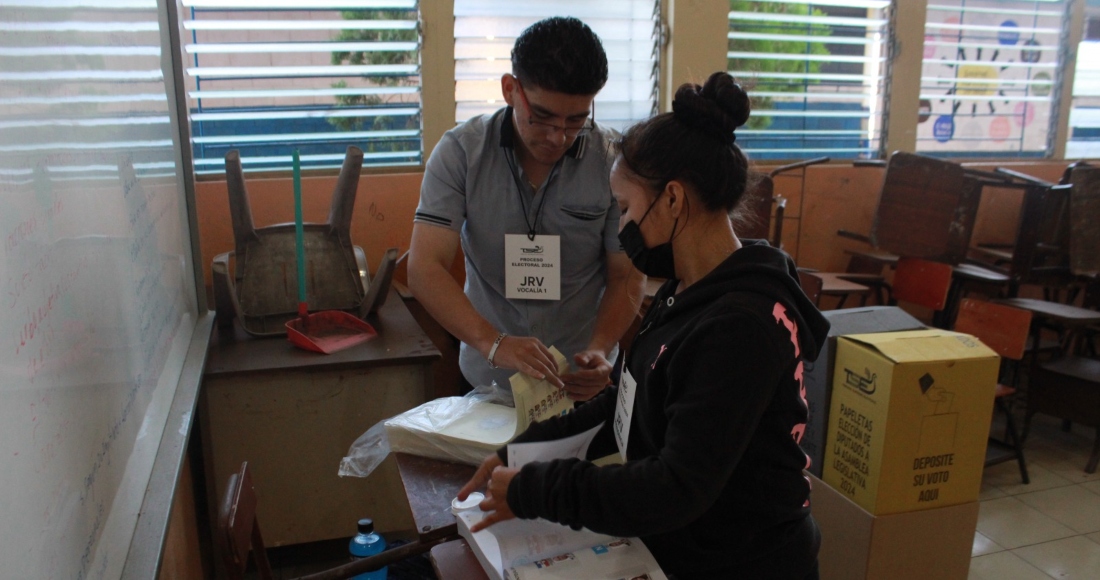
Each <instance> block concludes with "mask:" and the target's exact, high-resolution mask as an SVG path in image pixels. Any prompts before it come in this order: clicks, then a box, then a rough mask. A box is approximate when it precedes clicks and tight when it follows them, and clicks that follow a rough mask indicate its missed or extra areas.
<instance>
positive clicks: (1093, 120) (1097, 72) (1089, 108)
mask: <svg viewBox="0 0 1100 580" xmlns="http://www.w3.org/2000/svg"><path fill="white" fill-rule="evenodd" d="M1089 9H1090V10H1093V11H1095V12H1098V13H1100V8H1093V7H1092V6H1089ZM1085 24H1086V25H1085V35H1084V39H1083V40H1082V41H1081V43H1080V44H1078V45H1077V68H1076V73H1075V74H1074V77H1073V108H1071V109H1070V112H1069V135H1068V138H1067V140H1066V158H1067V159H1079V158H1082V157H1092V158H1096V157H1100V14H1091V15H1089V17H1088V19H1087V21H1086V23H1085Z"/></svg>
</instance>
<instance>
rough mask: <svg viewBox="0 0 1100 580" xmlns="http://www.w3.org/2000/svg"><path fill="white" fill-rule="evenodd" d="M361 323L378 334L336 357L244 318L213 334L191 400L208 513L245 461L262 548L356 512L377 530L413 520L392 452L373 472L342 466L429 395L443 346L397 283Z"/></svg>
mask: <svg viewBox="0 0 1100 580" xmlns="http://www.w3.org/2000/svg"><path fill="white" fill-rule="evenodd" d="M368 321H369V322H370V323H371V324H372V325H373V326H374V327H375V329H376V330H377V331H378V336H377V337H375V338H374V339H372V340H369V341H367V342H364V343H361V344H359V345H356V346H354V347H352V348H349V349H346V350H343V351H340V352H337V353H335V354H332V355H322V354H318V353H313V352H307V351H304V350H300V349H298V348H296V347H294V346H293V345H291V344H290V343H289V342H288V341H287V340H286V339H285V338H256V337H252V336H250V335H248V334H246V333H245V332H244V331H243V329H241V328H240V325H239V324H237V325H235V328H234V333H233V335H232V336H219V335H216V336H215V337H214V339H213V340H212V341H211V346H210V350H209V353H208V359H207V364H206V371H205V373H204V376H203V385H202V393H201V395H200V401H199V407H198V413H199V415H198V419H199V420H198V424H199V427H200V436H201V442H202V455H203V464H204V465H203V467H204V471H205V475H206V478H205V490H206V492H207V494H206V495H207V503H208V504H209V508H210V510H209V511H210V514H211V518H210V521H211V522H214V521H216V519H215V518H214V517H213V516H214V510H216V509H217V506H218V505H219V504H220V499H221V498H222V496H223V495H224V493H225V485H226V482H227V480H228V479H229V475H230V474H232V473H235V472H236V471H237V470H238V469H239V468H240V465H241V462H242V461H245V460H247V461H248V462H249V466H250V468H251V469H252V472H253V477H254V480H255V483H256V493H257V496H258V501H259V505H258V508H257V514H258V515H257V517H258V519H259V521H260V522H261V524H260V525H261V527H262V530H263V534H264V540H265V543H266V544H267V545H268V546H272V547H274V546H281V545H287V544H298V543H304V542H313V541H319V540H328V539H333V538H341V537H348V536H351V535H354V533H355V522H356V520H358V519H359V518H363V517H370V518H373V519H374V520H375V523H376V525H377V527H378V529H379V530H381V531H395V530H407V529H410V528H411V527H412V521H411V520H410V518H409V514H408V511H407V510H406V509H405V502H404V501H402V497H403V489H402V486H401V481H400V479H399V477H398V473H397V468H396V464H395V462H394V461H393V460H389V459H387V460H386V461H385V462H383V464H382V465H381V466H379V468H378V469H377V470H376V471H375V472H374V473H372V474H371V475H370V477H368V478H357V477H344V478H341V477H339V476H338V475H337V469H338V468H339V466H340V461H341V459H343V457H344V456H345V455H346V454H347V452H348V448H349V447H350V446H351V444H352V443H353V442H354V441H355V440H356V439H357V438H358V437H359V436H360V435H362V434H363V433H364V432H365V431H366V430H367V429H369V428H370V427H371V426H373V425H374V424H375V423H377V422H378V421H381V420H383V419H387V418H389V417H392V416H394V415H397V414H399V413H402V412H404V411H407V410H408V409H411V408H413V407H415V406H417V405H419V404H421V403H423V402H424V401H425V400H426V399H425V397H426V393H428V392H430V390H429V389H430V388H431V378H432V369H431V365H432V363H433V362H434V361H435V360H437V359H438V358H439V351H438V350H437V349H436V348H435V346H433V345H432V342H431V341H430V340H429V338H428V336H427V335H426V334H425V333H424V332H423V330H421V328H420V326H419V325H417V323H416V321H415V320H413V318H412V316H411V315H410V314H409V311H408V309H407V308H406V307H405V305H404V303H403V302H402V301H401V299H400V297H398V296H397V295H396V293H395V292H394V291H392V290H391V292H390V295H389V296H388V298H387V300H386V303H385V304H384V305H383V307H382V308H381V309H380V310H379V312H378V314H377V315H376V316H372V317H371V318H370V319H368Z"/></svg>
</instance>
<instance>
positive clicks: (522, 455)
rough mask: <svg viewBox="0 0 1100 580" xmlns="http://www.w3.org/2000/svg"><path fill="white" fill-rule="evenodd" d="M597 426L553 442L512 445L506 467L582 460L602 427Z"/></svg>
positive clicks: (601, 423)
mask: <svg viewBox="0 0 1100 580" xmlns="http://www.w3.org/2000/svg"><path fill="white" fill-rule="evenodd" d="M603 423H604V422H603V421H600V424H599V425H596V426H595V427H593V428H591V429H589V430H588V431H585V432H583V433H577V434H576V435H571V436H569V437H565V438H562V439H554V440H553V441H535V442H531V443H512V444H511V445H509V446H508V467H523V466H524V465H526V464H528V463H531V462H532V461H551V460H553V459H571V458H574V457H575V458H577V459H584V458H585V457H586V456H587V455H588V446H589V445H591V444H592V439H593V438H594V437H596V433H597V432H599V430H600V428H602V427H603Z"/></svg>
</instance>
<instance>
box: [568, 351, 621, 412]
mask: <svg viewBox="0 0 1100 580" xmlns="http://www.w3.org/2000/svg"><path fill="white" fill-rule="evenodd" d="M573 362H575V363H576V365H577V368H578V369H579V370H577V372H573V373H566V374H563V375H562V376H561V380H563V381H565V390H566V391H567V392H568V393H569V398H570V399H572V400H574V401H587V400H588V399H591V398H592V397H595V396H596V395H598V394H600V391H602V390H604V388H606V387H607V385H609V384H610V383H611V370H612V366H611V363H609V362H607V357H606V355H604V353H603V352H601V351H598V350H586V351H582V352H578V353H577V354H576V355H575V356H574V357H573Z"/></svg>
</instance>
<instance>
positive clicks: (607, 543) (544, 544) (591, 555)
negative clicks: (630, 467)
mask: <svg viewBox="0 0 1100 580" xmlns="http://www.w3.org/2000/svg"><path fill="white" fill-rule="evenodd" d="M484 517H485V512H482V511H481V510H477V509H474V510H468V511H464V512H459V514H458V516H457V519H458V533H459V535H461V536H462V537H463V538H465V539H466V542H467V543H468V544H469V545H470V548H471V549H472V550H473V552H474V555H475V556H476V557H477V559H478V562H479V563H481V566H482V568H484V569H485V573H486V575H488V576H489V578H490V579H491V580H574V579H576V578H587V579H590V580H620V579H635V578H643V579H645V580H668V579H667V577H666V576H665V575H664V573H663V572H662V571H661V567H660V566H659V565H658V564H657V560H656V559H655V558H654V557H653V554H651V553H650V552H649V550H648V549H646V547H645V544H644V543H643V542H642V541H641V540H639V539H638V538H617V537H614V536H608V535H605V534H597V533H596V532H593V531H591V530H587V529H584V528H582V529H580V530H574V529H572V528H570V527H568V526H563V525H561V524H556V523H553V522H550V521H547V520H541V519H538V520H521V519H512V520H505V521H503V522H498V523H496V524H493V525H492V526H490V527H488V528H486V529H484V530H481V531H480V532H477V533H476V534H473V533H470V527H471V526H473V525H474V524H476V523H477V522H479V521H481V519H482V518H484Z"/></svg>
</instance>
